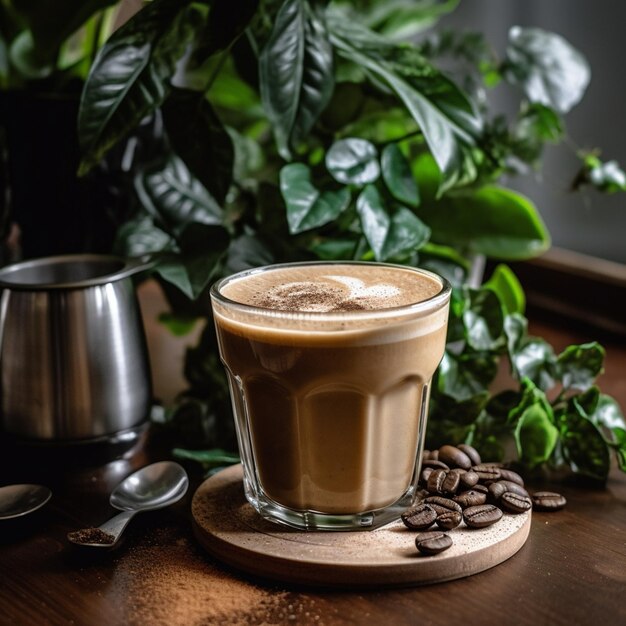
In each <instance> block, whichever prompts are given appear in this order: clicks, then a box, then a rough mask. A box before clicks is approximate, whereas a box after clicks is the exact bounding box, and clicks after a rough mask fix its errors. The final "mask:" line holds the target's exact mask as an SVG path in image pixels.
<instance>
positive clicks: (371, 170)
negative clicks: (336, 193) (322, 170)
mask: <svg viewBox="0 0 626 626" xmlns="http://www.w3.org/2000/svg"><path fill="white" fill-rule="evenodd" d="M326 169H328V171H329V172H330V173H331V175H332V177H333V178H334V179H335V180H336V181H337V182H339V183H343V184H344V185H366V184H367V183H373V182H374V181H375V180H377V179H378V177H379V176H380V166H379V164H378V151H377V150H376V148H375V146H374V144H372V143H370V142H369V141H366V140H365V139H357V138H354V137H353V138H348V139H340V140H339V141H336V142H335V143H334V144H333V145H332V146H331V147H330V148H329V150H328V152H327V153H326Z"/></svg>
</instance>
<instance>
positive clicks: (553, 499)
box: [532, 491, 567, 511]
mask: <svg viewBox="0 0 626 626" xmlns="http://www.w3.org/2000/svg"><path fill="white" fill-rule="evenodd" d="M532 502H533V509H534V510H535V511H560V510H561V509H562V508H563V507H564V506H565V505H566V504H567V500H566V499H565V497H564V496H562V495H561V494H560V493H554V492H552V491H536V492H535V493H533V496H532Z"/></svg>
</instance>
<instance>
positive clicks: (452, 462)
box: [439, 445, 472, 470]
mask: <svg viewBox="0 0 626 626" xmlns="http://www.w3.org/2000/svg"><path fill="white" fill-rule="evenodd" d="M439 460H440V461H443V462H444V463H446V464H447V465H449V466H450V467H461V468H463V469H466V470H467V469H469V468H470V467H472V461H471V459H470V458H469V456H467V454H465V452H463V450H459V449H458V448H457V447H456V446H449V445H445V446H441V448H439Z"/></svg>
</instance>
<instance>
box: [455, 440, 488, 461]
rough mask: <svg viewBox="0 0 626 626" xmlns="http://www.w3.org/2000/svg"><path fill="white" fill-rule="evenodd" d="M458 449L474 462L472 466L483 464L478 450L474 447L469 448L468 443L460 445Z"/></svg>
mask: <svg viewBox="0 0 626 626" xmlns="http://www.w3.org/2000/svg"><path fill="white" fill-rule="evenodd" d="M457 448H458V449H459V450H461V451H462V452H465V454H467V456H468V457H469V458H470V460H471V461H472V465H480V463H481V462H482V461H481V460H480V454H478V450H476V448H472V446H468V445H467V444H466V443H460V444H459V445H458V446H457Z"/></svg>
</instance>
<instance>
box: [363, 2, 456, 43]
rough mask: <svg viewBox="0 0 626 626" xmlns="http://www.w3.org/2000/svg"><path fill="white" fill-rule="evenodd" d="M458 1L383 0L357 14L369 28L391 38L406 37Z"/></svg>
mask: <svg viewBox="0 0 626 626" xmlns="http://www.w3.org/2000/svg"><path fill="white" fill-rule="evenodd" d="M458 4H459V0H444V1H443V2H442V1H440V0H419V1H417V2H416V1H412V2H406V0H386V1H385V2H375V3H373V6H372V9H371V10H370V11H369V12H367V13H364V14H362V15H361V16H360V17H361V19H363V21H364V22H365V23H366V24H367V25H368V26H369V27H370V28H372V29H373V30H375V31H378V32H379V33H381V34H382V35H384V36H385V37H388V38H390V39H394V40H407V39H410V38H411V37H413V36H414V35H417V34H418V33H421V32H423V31H424V30H426V29H427V28H430V27H431V26H433V25H434V24H435V23H436V22H437V21H438V20H439V18H440V17H442V16H444V15H446V14H447V13H450V12H452V11H454V9H456V7H457V6H458Z"/></svg>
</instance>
